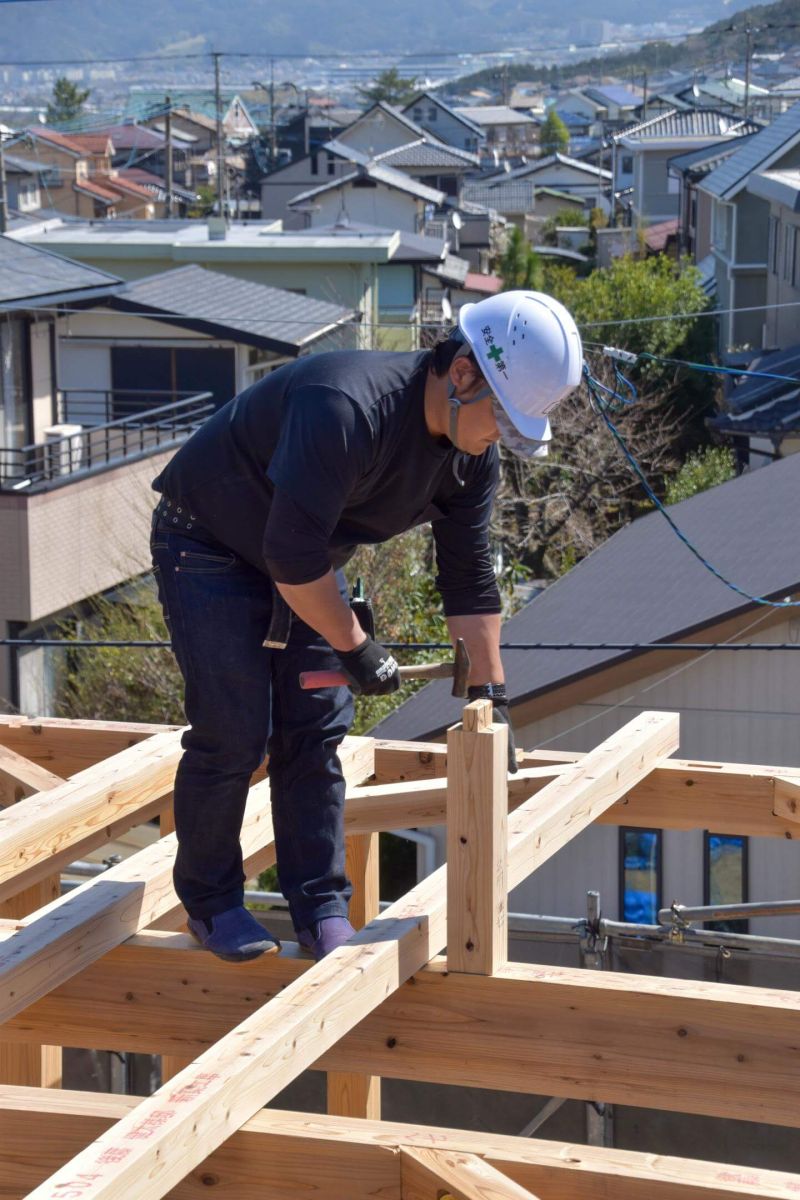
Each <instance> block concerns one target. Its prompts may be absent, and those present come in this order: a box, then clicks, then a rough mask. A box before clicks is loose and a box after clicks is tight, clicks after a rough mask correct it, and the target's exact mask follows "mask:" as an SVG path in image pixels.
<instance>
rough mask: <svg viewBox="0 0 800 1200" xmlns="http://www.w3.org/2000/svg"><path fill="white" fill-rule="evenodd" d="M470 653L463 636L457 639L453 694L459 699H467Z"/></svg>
mask: <svg viewBox="0 0 800 1200" xmlns="http://www.w3.org/2000/svg"><path fill="white" fill-rule="evenodd" d="M469 668H470V661H469V654H467V647H466V646H465V645H464V639H463V638H457V639H456V654H455V658H454V659H453V695H454V696H458V697H459V699H462V700H464V699H466V695H467V684H468V682H469Z"/></svg>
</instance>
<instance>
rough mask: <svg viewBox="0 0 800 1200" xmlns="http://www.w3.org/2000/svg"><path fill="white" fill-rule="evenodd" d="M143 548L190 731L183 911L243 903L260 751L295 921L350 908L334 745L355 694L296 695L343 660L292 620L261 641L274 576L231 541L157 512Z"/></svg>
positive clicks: (180, 809) (182, 824) (181, 769)
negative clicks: (278, 646) (313, 674)
mask: <svg viewBox="0 0 800 1200" xmlns="http://www.w3.org/2000/svg"><path fill="white" fill-rule="evenodd" d="M151 547H152V552H153V565H154V568H155V575H156V581H157V584H158V594H159V599H160V601H161V605H162V608H163V610H164V615H165V618H166V621H167V625H168V627H169V631H170V637H171V639H172V648H173V650H174V653H175V657H176V658H177V660H178V666H179V667H180V670H181V674H182V675H183V680H184V685H185V710H186V719H187V722H188V724H189V725H190V729H189V730H188V731H187V732H186V733H185V734H184V735H183V742H182V745H183V748H184V754H183V757H182V758H181V761H180V764H179V766H178V771H177V775H176V777H175V826H176V831H177V835H178V854H177V858H176V861H175V876H174V878H175V890H176V891H177V893H178V896H179V897H180V899H181V900H182V902H183V904H184V906H185V908H186V910H187V912H188V913H189V915H190V916H192V917H212V916H214V915H215V914H216V913H220V912H224V910H225V909H227V908H232V907H234V906H235V905H238V904H241V903H242V898H243V894H244V893H243V887H244V872H243V870H242V852H241V847H240V844H239V834H240V831H241V826H242V818H243V816H244V809H245V803H246V800H247V792H248V787H249V783H250V776H251V775H252V773H253V771H254V770H255V769H256V768H257V767H258V766H259V764H260V763H261V762H262V761H263V759H264V755H265V753H269V778H270V790H271V798H272V818H273V825H274V829H275V844H276V850H277V860H278V874H279V877H280V886H281V890H282V891H283V894H284V895H285V897H286V899H287V901H288V902H289V907H290V911H291V914H292V919H293V921H294V924H295V927H296V928H297V929H303V928H306V927H308V926H309V925H310V924H312V923H313V922H314V921H317V920H319V919H320V918H322V917H327V916H346V915H347V906H348V901H349V898H350V884H349V882H348V880H347V877H346V874H345V856H344V825H343V810H344V793H345V784H344V779H343V778H342V772H341V766H340V763H339V759H338V756H337V753H336V751H337V747H338V745H339V743H340V742H341V740H342V738H343V737H344V736H345V734H346V733H347V731H348V730H349V728H350V725H351V722H352V719H353V700H352V695H351V692H350V689H349V688H344V687H339V688H325V689H321V690H319V691H308V692H304V691H302V690H301V689H300V683H299V678H298V677H299V674H300V672H301V671H305V670H318V669H322V670H325V669H329V668H330V669H336V668H338V666H339V663H338V660H337V659H336V656H335V654H334V652H333V651H332V650H331V648H330V646H329V645H328V644H327V642H325V641H324V640H323V639H322V638H321V637H320V635H319V634H318V633H316V632H315V631H314V630H313V629H311V628H310V627H309V626H308V625H306V624H304V623H303V622H302V621H300V620H299V618H296V617H293V619H292V629H291V635H290V639H289V645H288V646H287V647H286V649H285V650H270V649H265V648H264V647H263V646H262V642H263V640H264V637H265V635H266V632H267V628H268V625H269V619H270V611H271V596H272V586H271V583H270V580H269V578H268V577H267V576H266V575H264V574H262V573H261V572H260V571H257V570H256V569H255V568H254V567H252V566H250V565H249V563H246V562H243V561H242V559H240V558H238V557H237V555H235V554H233V553H232V552H231V551H230V550H228V549H227V548H226V547H224V546H218V545H215V544H209V543H206V542H200V541H197V540H195V539H194V538H192V537H190V536H188V535H187V534H185V533H181V532H179V531H177V530H172V529H168V528H167V527H166V526H164V525H162V524H161V523H160V522H158V521H157V520H156V521H155V522H154V525H153V534H152V538H151ZM340 582H341V583H342V586H344V581H343V580H341V581H340Z"/></svg>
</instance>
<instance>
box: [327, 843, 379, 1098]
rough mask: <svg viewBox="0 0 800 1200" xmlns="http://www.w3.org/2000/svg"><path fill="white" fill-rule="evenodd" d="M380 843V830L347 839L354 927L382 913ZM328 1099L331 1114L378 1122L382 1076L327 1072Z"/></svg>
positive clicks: (357, 927) (351, 913)
mask: <svg viewBox="0 0 800 1200" xmlns="http://www.w3.org/2000/svg"><path fill="white" fill-rule="evenodd" d="M378 842H379V835H378V834H377V833H366V834H354V835H352V836H351V837H348V838H347V839H346V860H347V875H348V878H349V879H350V881H351V883H352V886H353V895H352V898H351V900H350V914H349V915H350V921H351V923H352V925H353V927H354V928H355V929H363V928H364V926H365V925H368V924H369V923H370V921H373V920H374V919H375V917H377V915H378V913H379V912H380V848H379V844H378ZM327 1100H328V1112H329V1113H330V1115H331V1116H338V1117H362V1118H365V1119H369V1120H372V1121H379V1120H380V1116H381V1081H380V1077H379V1076H377V1075H366V1074H364V1073H363V1072H356V1071H328V1073H327Z"/></svg>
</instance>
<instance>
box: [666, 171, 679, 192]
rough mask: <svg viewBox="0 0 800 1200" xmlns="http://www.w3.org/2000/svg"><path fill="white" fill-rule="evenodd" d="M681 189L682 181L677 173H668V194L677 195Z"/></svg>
mask: <svg viewBox="0 0 800 1200" xmlns="http://www.w3.org/2000/svg"><path fill="white" fill-rule="evenodd" d="M680 190H681V181H680V179H678V177H677V175H667V195H668V196H677V195H678V193H679V192H680Z"/></svg>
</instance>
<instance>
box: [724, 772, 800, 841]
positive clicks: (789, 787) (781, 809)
mask: <svg viewBox="0 0 800 1200" xmlns="http://www.w3.org/2000/svg"><path fill="white" fill-rule="evenodd" d="M773 811H774V813H775V815H776V817H780V818H781V820H783V821H791V822H792V824H794V825H795V826H796V825H797V822H798V821H800V777H798V778H797V779H793V778H789V777H788V776H786V775H777V776H776V777H775V805H774V809H773ZM716 828H717V827H716V825H715V826H714V829H715V830H716Z"/></svg>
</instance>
